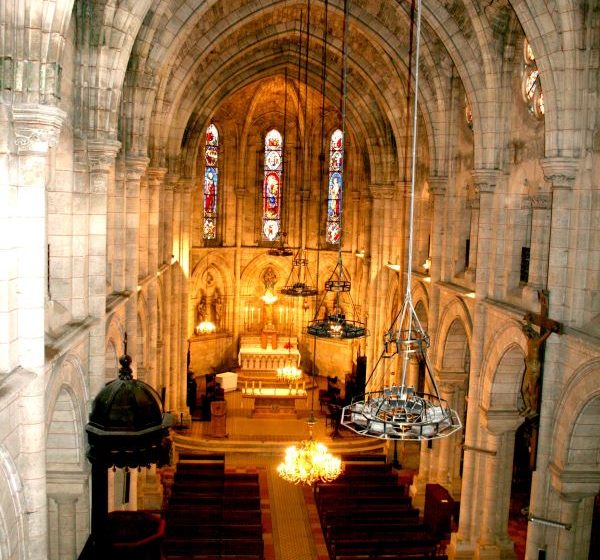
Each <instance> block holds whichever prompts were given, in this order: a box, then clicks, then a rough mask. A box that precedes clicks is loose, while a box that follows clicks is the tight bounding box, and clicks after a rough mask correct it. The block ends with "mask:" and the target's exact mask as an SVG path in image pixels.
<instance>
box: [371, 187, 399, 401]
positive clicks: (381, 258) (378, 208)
mask: <svg viewBox="0 0 600 560" xmlns="http://www.w3.org/2000/svg"><path fill="white" fill-rule="evenodd" d="M369 192H370V194H371V198H372V200H373V205H372V207H371V220H370V221H371V240H370V247H369V256H370V259H371V261H370V274H369V277H370V282H369V292H370V293H369V310H370V313H369V319H368V325H367V327H368V329H369V331H370V332H372V333H378V332H384V330H385V329H386V328H387V327H388V326H389V325H387V324H386V323H387V321H388V315H387V314H386V311H387V310H388V308H389V305H388V303H389V302H388V301H387V300H388V295H389V294H388V291H389V289H388V288H389V282H388V280H387V279H388V274H386V272H387V270H386V269H385V268H384V267H385V265H386V264H387V262H388V259H389V256H390V248H391V235H392V232H391V212H392V206H393V205H392V204H391V201H392V198H393V195H394V192H395V189H394V188H393V187H389V186H385V185H370V186H369ZM386 230H387V231H386ZM394 231H395V230H394ZM381 344H382V342H381V340H372V341H371V346H370V347H369V352H367V363H370V364H375V363H376V362H377V358H378V356H379V354H380V353H381ZM383 382H384V378H383V368H381V371H376V372H375V375H374V376H373V378H372V379H371V383H370V386H369V387H368V388H367V390H374V389H375V390H376V389H381V386H382V384H383Z"/></svg>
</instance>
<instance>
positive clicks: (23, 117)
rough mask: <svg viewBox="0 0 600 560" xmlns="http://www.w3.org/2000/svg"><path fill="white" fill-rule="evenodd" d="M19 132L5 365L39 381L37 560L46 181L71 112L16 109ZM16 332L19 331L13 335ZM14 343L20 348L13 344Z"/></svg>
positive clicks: (32, 469) (27, 472)
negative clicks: (11, 316) (12, 320)
mask: <svg viewBox="0 0 600 560" xmlns="http://www.w3.org/2000/svg"><path fill="white" fill-rule="evenodd" d="M12 117H13V127H14V134H15V144H16V148H17V173H16V181H17V185H16V187H17V188H16V193H15V194H16V203H15V217H16V218H17V220H16V221H15V224H14V225H15V227H14V230H13V232H12V233H13V236H14V237H13V239H14V240H13V247H14V254H15V255H16V256H17V270H16V272H17V277H16V282H15V283H14V287H15V292H16V301H13V302H12V303H13V304H14V307H13V309H16V310H17V311H16V312H15V313H16V324H14V327H16V329H15V330H16V332H15V334H16V348H14V349H12V351H11V349H10V346H11V344H9V349H8V350H9V354H10V355H12V356H17V357H18V358H17V362H16V363H14V362H13V360H12V359H8V360H5V361H6V362H7V364H6V365H8V366H9V368H10V369H8V371H10V370H11V369H13V368H14V367H16V366H17V365H18V364H20V365H21V367H22V368H24V369H26V370H29V371H30V372H31V373H32V374H33V376H32V379H31V381H30V383H29V385H27V387H25V388H24V389H23V392H22V395H21V401H22V406H21V407H20V408H21V415H22V416H21V418H20V426H21V430H20V431H21V433H20V439H21V452H20V464H21V469H20V475H21V481H22V483H23V489H24V493H25V499H26V502H27V515H26V516H25V524H26V534H27V535H28V543H27V544H28V549H29V554H30V557H31V558H47V557H48V540H47V532H48V514H47V509H48V508H47V502H46V449H45V443H46V425H45V421H44V418H45V406H44V389H45V379H44V373H45V372H44V368H45V357H44V305H45V294H46V292H47V291H46V181H47V176H46V172H47V167H48V151H49V149H50V148H51V147H53V146H56V144H57V143H58V136H59V134H60V129H61V127H62V124H63V121H64V119H65V113H64V112H63V111H61V110H60V109H58V108H56V107H51V106H48V105H15V106H14V107H13V115H12ZM13 332H14V331H13ZM13 344H14V343H13Z"/></svg>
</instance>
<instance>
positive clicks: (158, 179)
mask: <svg viewBox="0 0 600 560" xmlns="http://www.w3.org/2000/svg"><path fill="white" fill-rule="evenodd" d="M167 171H168V169H167V168H166V167H148V171H147V174H148V179H149V180H150V181H152V182H153V183H158V184H160V183H162V181H163V180H164V178H165V175H166V174H167Z"/></svg>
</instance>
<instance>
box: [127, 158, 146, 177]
mask: <svg viewBox="0 0 600 560" xmlns="http://www.w3.org/2000/svg"><path fill="white" fill-rule="evenodd" d="M149 163H150V159H149V158H147V157H144V156H127V157H126V158H125V164H126V166H127V168H126V173H127V180H128V181H139V180H140V179H141V178H142V175H143V174H144V173H146V169H148V164H149Z"/></svg>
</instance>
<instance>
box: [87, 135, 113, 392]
mask: <svg viewBox="0 0 600 560" xmlns="http://www.w3.org/2000/svg"><path fill="white" fill-rule="evenodd" d="M120 147H121V144H120V142H117V141H110V140H106V141H103V142H101V141H89V142H88V146H87V156H88V163H89V173H90V175H89V181H90V189H89V190H90V194H89V213H90V219H89V236H88V250H89V272H88V314H89V315H90V316H92V317H95V318H96V319H97V321H98V322H97V323H95V324H94V325H93V326H92V327H91V329H90V351H89V379H90V381H89V383H90V397H91V398H92V399H93V398H94V397H95V396H96V395H97V394H98V392H99V391H100V389H102V387H104V384H105V383H106V350H105V344H106V282H107V278H106V274H107V269H106V262H107V236H108V229H109V224H108V221H107V220H108V189H109V183H110V172H111V170H112V169H113V167H114V163H115V157H116V155H117V152H118V151H119V149H120Z"/></svg>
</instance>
